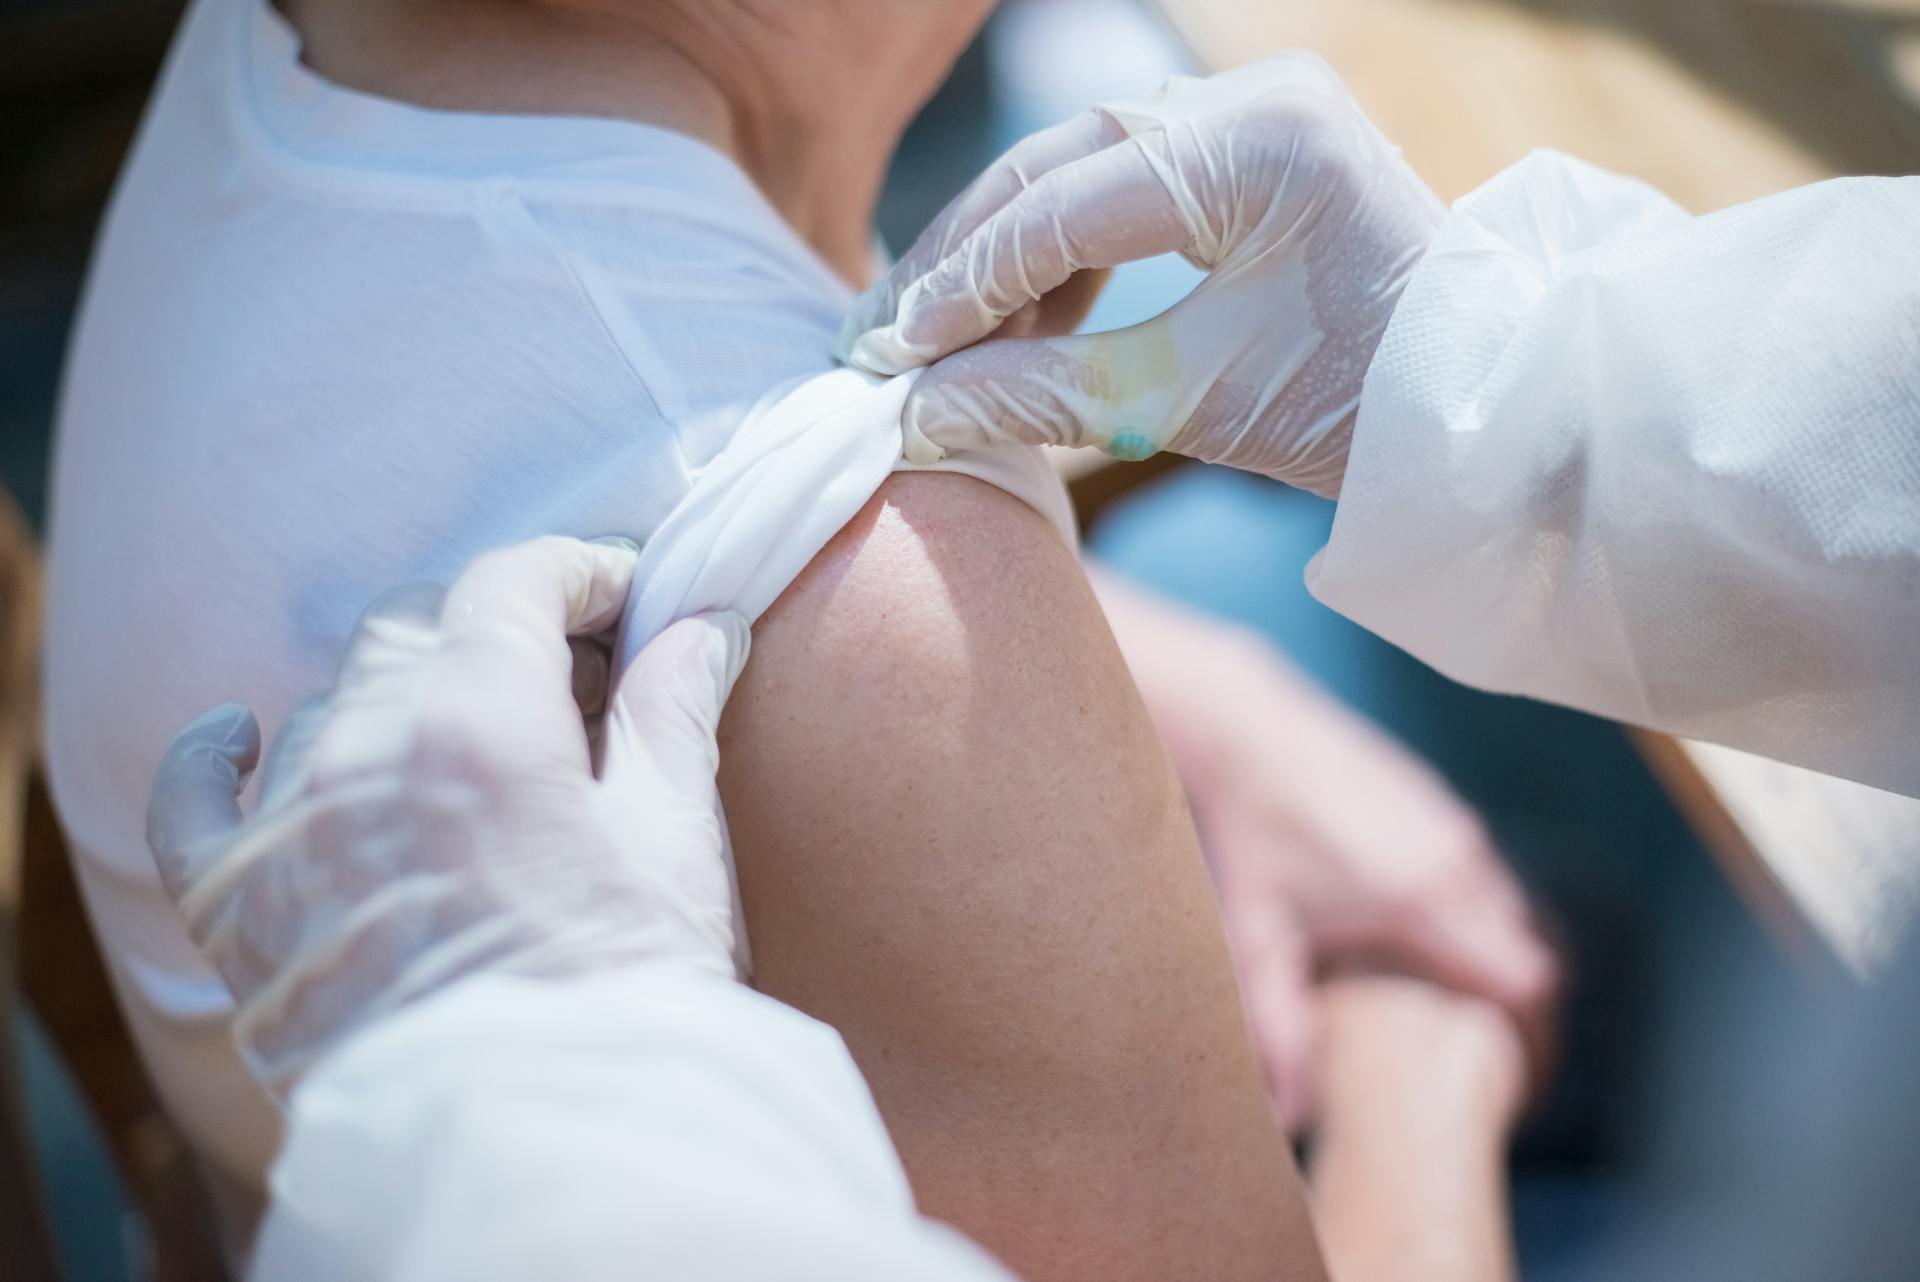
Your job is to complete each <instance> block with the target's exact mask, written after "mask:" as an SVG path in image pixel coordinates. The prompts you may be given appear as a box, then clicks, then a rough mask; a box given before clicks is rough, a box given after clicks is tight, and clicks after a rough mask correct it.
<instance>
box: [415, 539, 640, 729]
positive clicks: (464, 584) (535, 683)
mask: <svg viewBox="0 0 1920 1282" xmlns="http://www.w3.org/2000/svg"><path fill="white" fill-rule="evenodd" d="M638 559H639V558H638V554H637V553H636V552H635V551H634V550H633V548H632V547H631V546H618V545H614V544H611V543H585V542H582V541H580V540H579V539H570V538H558V537H549V538H541V539H535V540H533V541H532V542H529V543H523V544H520V545H518V546H516V547H510V548H505V549H502V550H500V551H496V552H489V553H488V554H487V555H485V556H483V557H481V558H480V559H479V560H477V561H475V562H474V563H473V565H472V566H471V567H469V568H468V569H467V571H466V573H464V574H462V575H461V576H460V578H459V579H458V580H456V581H455V583H454V585H453V586H452V588H450V589H449V590H448V592H447V601H446V606H445V608H444V610H443V611H442V614H441V637H442V641H441V647H442V658H441V660H440V662H442V663H444V664H446V665H449V666H448V667H447V669H446V671H445V680H446V681H447V682H448V683H450V684H451V686H453V687H454V688H456V689H457V690H459V691H461V692H462V694H461V697H463V698H478V699H489V698H492V699H498V698H503V697H507V696H516V697H517V701H518V702H520V703H521V704H522V705H523V706H535V707H539V706H543V705H546V704H550V705H551V706H552V707H553V708H554V709H556V710H558V711H560V712H563V713H564V714H565V715H566V716H567V718H568V719H569V720H570V721H572V722H574V723H576V724H578V723H579V715H578V710H577V709H576V708H575V706H574V702H573V695H572V673H573V653H572V650H571V649H570V648H569V646H568V638H569V637H577V636H584V635H591V634H594V633H598V632H603V631H605V630H607V629H608V628H611V627H612V626H614V624H615V623H616V622H617V621H618V620H619V618H620V615H621V613H622V611H623V610H624V608H625V605H626V600H627V594H628V592H629V591H630V590H631V588H632V586H633V571H634V566H635V564H636V563H637V561H638ZM581 734H582V736H583V738H582V744H583V752H584V734H585V730H584V726H581Z"/></svg>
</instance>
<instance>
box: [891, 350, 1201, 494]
mask: <svg viewBox="0 0 1920 1282" xmlns="http://www.w3.org/2000/svg"><path fill="white" fill-rule="evenodd" d="M1169 316H1170V314H1169ZM1169 316H1162V317H1158V318H1156V319H1154V320H1151V321H1148V322H1146V323H1145V324H1142V325H1135V326H1133V327H1132V328H1130V329H1124V330H1115V331H1112V332H1109V333H1102V334H1078V335H1071V336H1068V337H1064V338H1028V339H989V340H988V341H987V342H984V343H981V344H979V345H978V346H975V347H970V348H967V349H965V350H964V351H959V352H955V353H954V354H953V355H952V356H949V357H947V358H946V359H945V360H942V361H940V362H938V363H937V364H935V365H933V366H932V367H931V368H930V369H928V370H927V372H926V373H925V374H924V375H922V376H921V378H920V381H919V382H918V383H916V384H915V385H914V387H913V390H912V391H911V392H909V393H908V395H907V403H906V407H905V409H904V410H903V411H902V413H901V420H900V426H901V431H902V435H903V437H904V438H905V439H904V450H903V453H904V454H905V455H906V458H907V461H908V462H911V463H932V462H937V461H939V460H940V459H941V458H944V457H945V455H946V453H947V451H951V450H977V449H985V448H988V447H991V446H996V445H1010V444H1021V445H1068V446H1092V447H1095V448H1098V449H1101V450H1104V451H1105V452H1106V453H1108V454H1109V455H1111V456H1113V457H1114V458H1117V459H1121V460H1125V461H1134V460H1139V459H1144V458H1149V457H1151V456H1152V455H1154V454H1156V453H1158V452H1159V451H1160V449H1161V448H1162V447H1163V446H1164V445H1165V444H1166V442H1167V440H1168V439H1169V438H1170V437H1172V436H1173V434H1174V433H1175V432H1176V431H1177V430H1178V429H1179V427H1180V426H1181V425H1182V424H1183V423H1185V422H1186V420H1187V417H1188V415H1189V414H1191V413H1192V411H1193V408H1194V406H1193V405H1192V404H1189V403H1188V401H1189V400H1190V399H1193V398H1190V397H1189V396H1188V395H1187V394H1186V392H1185V390H1184V388H1185V386H1186V380H1184V379H1183V378H1182V377H1181V371H1180V370H1179V369H1178V368H1177V365H1178V361H1177V360H1176V353H1175V350H1174V347H1173V346H1172V344H1171V343H1170V342H1169V341H1168V339H1169V337H1170V336H1169V333H1168V329H1169V327H1168V324H1167V322H1168V320H1169Z"/></svg>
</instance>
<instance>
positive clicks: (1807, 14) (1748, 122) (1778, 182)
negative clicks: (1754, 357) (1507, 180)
mask: <svg viewBox="0 0 1920 1282" xmlns="http://www.w3.org/2000/svg"><path fill="white" fill-rule="evenodd" d="M1161 7H1162V8H1163V9H1164V11H1165V12H1166V14H1167V16H1168V17H1169V19H1171V21H1172V22H1173V24H1174V26H1175V28H1176V29H1177V30H1178V31H1179V32H1180V34H1181V36H1182V37H1183V38H1184V39H1185V40H1186V41H1187V42H1188V44H1189V45H1190V46H1191V47H1192V48H1193V50H1194V53H1195V55H1196V57H1197V58H1198V60H1199V61H1200V63H1201V65H1203V66H1205V67H1207V68H1209V69H1219V68H1224V67H1228V66H1233V65H1237V64H1239V63H1243V62H1248V61H1251V60H1253V59H1255V58H1258V57H1260V56H1262V55H1263V54H1266V53H1270V52H1273V51H1275V50H1278V49H1285V48H1295V47H1299V48H1311V49H1314V50H1316V51H1317V52H1319V53H1320V54H1322V55H1323V56H1324V57H1326V58H1327V60H1328V61H1329V62H1331V63H1332V64H1333V65H1334V66H1335V67H1336V68H1337V69H1338V70H1339V71H1340V73H1341V74H1342V75H1343V76H1344V77H1345V78H1346V80H1347V82H1348V84H1349V85H1350V86H1351V88H1352V89H1353V92H1354V94H1355V96H1356V97H1357V98H1358V99H1359V100H1360V102H1361V104H1362V105H1363V106H1364V107H1366V109H1367V111H1368V113H1369V114H1370V115H1372V117H1373V118H1374V120H1375V122H1376V123H1378V124H1379V125H1380V127H1381V128H1382V129H1383V130H1384V131H1385V132H1386V134H1387V136H1388V137H1390V138H1392V139H1393V140H1394V141H1395V142H1397V143H1399V144H1400V145H1401V146H1402V147H1404V148H1405V150H1406V153H1407V157H1408V159H1409V160H1410V161H1411V162H1412V163H1413V165H1414V166H1415V167H1416V168H1417V169H1419V170H1420V172H1421V173H1422V174H1423V175H1424V176H1425V177H1426V179H1427V181H1428V182H1430V183H1432V184H1433V186H1434V188H1435V190H1436V191H1438V192H1439V193H1440V194H1441V196H1442V197H1443V198H1445V199H1447V200H1453V199H1455V198H1457V197H1459V196H1461V195H1463V194H1465V193H1466V192H1468V191H1470V190H1472V189H1473V188H1474V187H1477V186H1479V185H1480V184H1481V183H1482V182H1485V181H1486V180H1487V179H1488V178H1490V177H1492V176H1493V175H1494V174H1496V173H1498V172H1499V171H1500V170H1502V169H1504V168H1506V167H1507V166H1508V165H1510V164H1512V163H1513V162H1515V161H1517V160H1519V159H1520V158H1521V157H1523V156H1525V155H1526V154H1527V152H1528V151H1530V150H1532V149H1534V148H1536V147H1556V148H1559V149H1561V150H1564V151H1568V152H1571V153H1573V154H1575V155H1578V156H1581V157H1583V158H1585V159H1587V160H1591V161H1593V162H1594V163H1596V164H1600V165H1604V166H1606V167H1608V168H1611V169H1616V170H1619V171H1621V172H1623V173H1629V174H1633V175H1635V176H1638V177H1641V178H1645V179H1647V180H1648V181H1649V182H1652V183H1653V184H1654V185H1656V186H1658V187H1659V188H1660V189H1661V190H1663V191H1665V192H1667V193H1668V194H1669V195H1671V196H1672V197H1673V198H1674V199H1676V200H1678V201H1679V202H1680V203H1681V204H1683V205H1685V206H1687V207H1688V208H1690V209H1694V210H1696V211H1702V212H1704V211H1707V210H1712V209H1718V208H1722V207H1724V206H1726V205H1730V204H1735V203H1737V202H1739V201H1743V200H1749V199H1752V198H1754V197H1757V196H1762V195H1766V194H1768V193H1770V192H1774V191H1779V190H1781V189H1783V188H1786V187H1792V186H1798V185H1801V184H1803V183H1807V182H1813V181H1816V180H1818V179H1821V178H1826V177H1831V176H1833V175H1835V174H1842V173H1908V172H1912V171H1914V170H1915V169H1920V97H1917V96H1916V94H1917V93H1920V91H1917V90H1916V88H1915V86H1914V84H1913V83H1909V80H1910V79H1914V80H1920V77H1913V76H1912V74H1911V72H1910V71H1908V70H1905V69H1904V68H1906V66H1907V60H1908V59H1910V58H1913V57H1915V56H1920V55H1915V54H1913V53H1911V52H1909V51H1910V50H1913V49H1915V48H1920V46H1917V45H1915V43H1914V42H1920V4H1916V3H1913V2H1912V0H1898V2H1897V3H1896V2H1895V0H1886V2H1885V4H1884V5H1883V6H1880V7H1867V8H1862V7H1856V6H1846V5H1827V4H1813V3H1802V4H1794V3H1788V2H1787V0H1537V2H1533V3H1522V2H1520V0H1513V2H1505V0H1162V4H1161ZM1903 10H1905V11H1906V12H1902V11H1903Z"/></svg>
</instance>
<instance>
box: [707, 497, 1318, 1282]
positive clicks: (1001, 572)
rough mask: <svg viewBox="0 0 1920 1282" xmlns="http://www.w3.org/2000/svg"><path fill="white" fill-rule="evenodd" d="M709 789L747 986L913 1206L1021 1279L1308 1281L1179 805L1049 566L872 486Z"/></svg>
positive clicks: (775, 619) (1092, 607) (1004, 541)
mask: <svg viewBox="0 0 1920 1282" xmlns="http://www.w3.org/2000/svg"><path fill="white" fill-rule="evenodd" d="M721 761H722V789H723V796H724V800H725V802H726V806H727V813H728V816H729V823H730V826H731V830H732V834H733V841H734V849H735V853H736V856H737V859H738V863H739V868H740V879H741V890H742V894H743V898H744V900H745V907H746V916H747V925H748V931H749V936H750V939H751V942H752V947H753V953H754V962H755V982H756V984H757V985H758V986H759V987H761V988H762V989H764V990H765V991H767V992H769V993H771V994H773V995H775V996H777V997H780V998H782V999H784V1000H787V1001H789V1002H791V1003H793V1004H794V1005H796V1006H798V1007H800V1008H801V1009H802V1010H805V1011H807V1012H809V1013H811V1014H814V1015H816V1016H818V1017H820V1018H822V1019H824V1020H826V1021H828V1022H829V1023H831V1024H833V1025H834V1026H836V1027H837V1028H838V1029H839V1030H840V1031H841V1033H842V1035H843V1036H844V1037H845V1038H846V1040H847V1043H848V1045H849V1047H850V1048H851V1050H852V1051H853V1054H854V1057H855V1059H856V1060H857V1061H858V1062H859V1064H860V1066H861V1068H862V1071H863V1072H864V1073H865V1075H866V1077H867V1080H868V1081H869V1083H870V1084H871V1086H872V1088H873V1091H874V1094H875V1096H876V1098H877V1099H878V1102H879V1104H880V1108H881V1112H882V1114H883V1115H884V1116H885V1118H886V1120H887V1123H888V1127H889V1130H890V1131H891V1133H892V1135H893V1138H894V1140H895V1143H896V1144H897V1145H898V1147H899V1149H900V1152H901V1154H902V1157H903V1158H904V1160H905V1162H906V1165H907V1170H908V1174H909V1176H910V1177H911V1179H912V1182H913V1185H914V1190H915V1194H916V1196H917V1198H918V1199H919V1201H920V1204H921V1206H922V1208H923V1209H924V1210H925V1211H926V1212H927V1213H929V1214H931V1215H933V1216H936V1217H938V1218H941V1219H945V1220H947V1221H949V1222H951V1223H953V1224H955V1225H957V1226H958V1227H960V1228H961V1229H963V1230H964V1231H965V1232H967V1233H969V1234H970V1235H972V1236H973V1237H975V1238H976V1239H977V1240H979V1241H980V1242H982V1243H983V1244H984V1245H986V1246H987V1247H988V1248H989V1249H990V1250H992V1251H994V1252H995V1253H996V1254H998V1255H999V1256H1001V1257H1002V1258H1003V1259H1004V1260H1006V1261H1007V1262H1008V1263H1009V1264H1010V1265H1011V1266H1013V1267H1014V1268H1015V1269H1016V1270H1017V1271H1018V1272H1019V1273H1020V1274H1021V1275H1022V1276H1023V1277H1025V1278H1027V1279H1029V1282H1048V1280H1049V1279H1061V1280H1062V1282H1066V1280H1068V1279H1071V1280H1072V1282H1084V1280H1085V1279H1089V1278H1099V1279H1102V1280H1103V1282H1106V1280H1108V1279H1114V1280H1125V1279H1139V1280H1140V1282H1165V1280H1166V1279H1170V1278H1178V1277H1194V1278H1207V1279H1210V1280H1213V1279H1218V1280H1220V1282H1232V1280H1234V1279H1245V1280H1246V1282H1254V1280H1255V1279H1258V1280H1259V1282H1269V1280H1270V1279H1273V1278H1275V1277H1286V1278H1318V1277H1320V1276H1322V1273H1321V1270H1320V1267H1319V1262H1318V1256H1317V1252H1316V1249H1315V1247H1314V1243H1313V1239H1312V1232H1311V1229H1310V1227H1309V1224H1308V1221H1307V1215H1306V1207H1305V1202H1304V1195H1303V1193H1302V1190H1301V1187H1300V1184H1299V1180H1298V1177H1297V1176H1296V1174H1295V1172H1294V1170H1293V1166H1292V1159H1291V1155H1290V1153H1289V1151H1288V1149H1287V1146H1286V1144H1285V1141H1284V1138H1283V1137H1282V1135H1281V1134H1280V1131H1279V1129H1278V1128H1277V1127H1276V1126H1275V1124H1274V1123H1273V1120H1272V1118H1271V1116H1270V1112H1269V1109H1268V1105H1267V1101H1266V1097H1265V1093H1264V1091H1263V1089H1262V1085H1261V1078H1260V1074H1259V1070H1258V1068H1257V1066H1256V1064H1255V1061H1254V1057H1253V1054H1252V1052H1251V1050H1250V1048H1249V1045H1248V1042H1247V1038H1246V1035H1245V1031H1244V1027H1243V1024H1242V1021H1241V1016H1240V1011H1239V1004H1238V1000H1237V996H1236V993H1235V991H1234V988H1233V981H1232V976H1231V971H1230V968H1229V965H1228V960H1227V954H1226V950H1225V947H1224V944H1223V942H1222V938H1221V933H1220V926H1219V922H1218V919H1217V916H1216V913H1215V909H1214V906H1213V902H1212V896H1211V893H1210V890H1209V887H1208V883H1207V877H1206V872H1205V869H1204V867H1203V866H1202V864H1201V861H1200V857H1199V853H1198V850H1197V845H1196V842H1195V838H1194V834H1193V830H1192V825H1191V823H1190V821H1189V819H1188V817H1187V813H1186V809H1185V805H1184V802H1183V800H1182V797H1181V793H1180V789H1179V787H1178V785H1177V783H1176V781H1175V780H1174V778H1173V776H1172V773H1171V771H1170V770H1169V768H1168V766H1167V763H1166V761H1165V759H1164V757H1163V755H1162V753H1161V750H1160V747H1159V744H1158V742H1157V740H1156V738H1155V735H1154V732H1153V728H1152V725H1151V724H1150V723H1149V721H1148V719H1147V716H1146V713H1145V711H1144V710H1143V709H1142V707H1141V705H1140V702H1139V699H1138V697H1137V695H1136V694H1135V692H1134V690H1133V687H1132V684H1131V682H1130V680H1129V679H1128V676H1127V673H1126V669H1125V667H1124V665H1123V664H1122V662H1121V660H1120V657H1119V654H1118V652H1117V651H1116V650H1115V648H1114V645H1113V641H1112V638H1111V636H1110V635H1109V634H1108V632H1107V630H1106V626H1105V623H1104V622H1103V620H1102V618H1101V616H1100V612H1099V607H1098V606H1097V605H1096V604H1095V602H1094V600H1093V596H1092V594H1091V592H1090V591H1089V590H1088V588H1087V585H1086V582H1085V579H1084V576H1083V575H1082V573H1081V571H1080V569H1079V567H1078V566H1077V565H1076V564H1075V562H1074V560H1073V558H1072V556H1071V555H1070V554H1069V553H1068V551H1067V550H1066V549H1065V548H1064V547H1062V546H1061V545H1060V543H1059V540H1058V539H1057V538H1056V537H1055V536H1054V535H1053V534H1052V532H1051V531H1050V530H1048V529H1047V528H1046V526H1045V525H1044V524H1043V523H1042V522H1041V521H1040V519H1039V518H1038V517H1036V516H1034V515H1033V513H1032V512H1030V511H1029V510H1028V509H1026V508H1025V507H1024V506H1022V505H1020V504H1018V503H1016V502H1015V501H1014V500H1012V499H1009V498H1007V497H1006V496H1005V495H1004V494H1001V493H1000V492H999V491H996V490H992V489H989V488H987V487H985V486H983V485H980V484H978V483H977V482H973V481H970V480H967V479H965V478H959V477H951V476H902V477H895V478H893V479H892V480H890V481H889V482H888V483H887V485H886V486H885V487H883V489H882V490H881V492H880V495H879V496H878V497H877V498H876V500H875V501H874V502H873V503H872V504H870V505H869V506H868V507H867V509H865V510H864V511H863V512H862V513H861V515H860V516H859V517H858V518H856V519H855V521H854V522H853V523H852V524H850V525H849V526H848V528H847V529H846V530H845V531H843V532H842V534H841V535H840V536H839V537H838V538H837V539H836V540H835V541H834V543H832V544H831V545H829V547H828V548H827V549H826V550H825V551H824V552H823V553H822V554H821V555H820V556H819V557H818V558H817V559H816V560H815V561H814V562H813V564H812V565H811V566H810V567H809V569H808V570H807V572H806V573H805V574H804V575H802V576H801V578H800V579H799V580H798V581H797V582H796V583H795V584H794V585H793V587H792V588H791V589H790V590H789V591H788V592H787V593H786V595H785V596H783V597H782V598H781V600H780V601H779V602H778V603H777V604H776V605H775V607H774V608H773V609H772V610H771V611H770V612H769V613H768V614H767V616H766V617H765V618H764V619H763V620H762V621H761V623H760V625H759V626H758V627H757V628H756V630H755V638H754V653H753V658H752V661H751V662H750V664H749V665H748V668H747V671H746V673H745V675H744V676H743V677H742V679H741V682H740V685H739V687H738V688H737V690H736V692H735V694H734V697H733V701H732V703H731V704H730V706H729V709H728V713H727V720H726V723H725V725H724V727H723V731H722V742H721Z"/></svg>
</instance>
